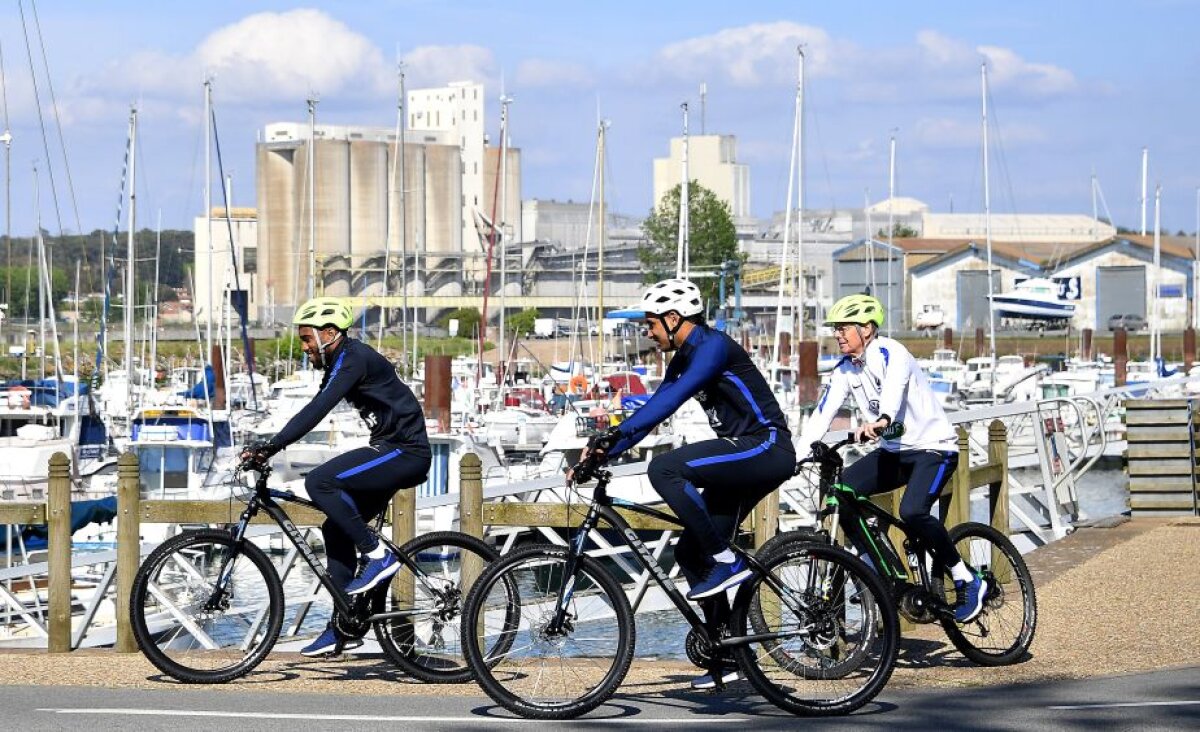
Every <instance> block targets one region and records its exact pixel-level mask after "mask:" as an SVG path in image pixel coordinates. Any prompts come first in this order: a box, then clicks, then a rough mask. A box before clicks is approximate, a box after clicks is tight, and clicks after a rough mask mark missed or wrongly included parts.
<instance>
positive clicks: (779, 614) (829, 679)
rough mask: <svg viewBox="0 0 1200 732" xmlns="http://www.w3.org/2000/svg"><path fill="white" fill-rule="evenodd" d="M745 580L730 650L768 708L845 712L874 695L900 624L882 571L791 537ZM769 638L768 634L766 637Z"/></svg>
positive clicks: (886, 673) (892, 659) (888, 669)
mask: <svg viewBox="0 0 1200 732" xmlns="http://www.w3.org/2000/svg"><path fill="white" fill-rule="evenodd" d="M759 561H760V563H761V564H762V565H763V568H764V569H765V570H766V573H767V576H758V577H755V578H753V579H752V580H750V581H749V582H747V583H746V584H745V585H743V587H742V589H741V590H739V592H738V596H737V598H736V600H735V603H734V608H733V616H732V623H733V629H734V634H735V635H738V636H745V635H753V636H755V637H756V640H755V641H754V642H752V643H747V644H744V645H740V646H736V647H735V648H734V656H735V658H737V660H738V664H739V666H741V668H742V670H743V672H745V674H746V678H747V679H748V680H749V681H750V683H751V684H752V685H753V686H754V688H755V689H757V690H758V691H759V693H761V694H762V695H763V696H764V697H766V698H767V700H768V701H770V702H771V703H772V704H775V705H776V706H778V707H779V708H781V709H784V710H786V711H789V712H791V713H793V714H800V715H807V716H828V715H834V714H849V713H850V712H852V711H854V710H855V709H858V708H859V707H861V706H862V705H864V704H866V703H867V702H869V701H870V700H871V699H874V698H875V696H876V695H877V694H878V693H879V692H880V691H881V690H882V689H883V687H884V685H885V684H886V683H887V680H888V678H890V677H891V675H892V668H893V667H894V666H895V663H896V653H897V645H898V639H899V636H900V623H899V619H898V617H897V615H896V608H895V606H894V605H893V604H892V602H891V600H890V599H889V598H888V595H887V591H886V589H885V588H884V585H883V582H882V581H881V580H880V579H879V575H877V574H876V573H875V572H873V571H871V570H870V569H868V568H867V566H866V565H865V564H863V563H862V562H861V561H859V560H858V559H857V558H856V557H854V556H852V555H851V554H849V553H848V552H846V551H843V550H841V549H838V548H836V547H831V546H829V545H827V544H815V543H811V542H797V543H792V544H786V545H783V546H779V547H777V549H776V550H775V551H774V552H772V553H769V554H767V555H766V556H765V557H763V558H761V559H760V560H759ZM764 636H765V637H764Z"/></svg>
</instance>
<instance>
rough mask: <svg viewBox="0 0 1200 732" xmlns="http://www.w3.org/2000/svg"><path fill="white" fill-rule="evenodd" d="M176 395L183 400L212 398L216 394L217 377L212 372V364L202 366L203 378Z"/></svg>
mask: <svg viewBox="0 0 1200 732" xmlns="http://www.w3.org/2000/svg"><path fill="white" fill-rule="evenodd" d="M177 393H178V395H179V396H181V397H184V398H185V399H205V398H212V396H213V395H214V394H216V393H217V375H216V373H215V372H214V371H213V367H212V364H205V365H204V378H203V379H202V380H200V381H197V382H196V385H195V386H193V387H192V388H191V389H184V390H183V391H181V392H177Z"/></svg>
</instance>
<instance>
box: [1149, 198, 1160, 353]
mask: <svg viewBox="0 0 1200 732" xmlns="http://www.w3.org/2000/svg"><path fill="white" fill-rule="evenodd" d="M1161 204H1162V186H1161V185H1156V186H1154V287H1153V289H1152V290H1151V293H1152V294H1151V296H1150V302H1152V303H1154V309H1153V310H1152V311H1151V312H1150V363H1151V364H1153V366H1154V368H1155V370H1156V371H1157V370H1158V368H1159V365H1158V359H1159V358H1160V357H1161V356H1162V327H1161V325H1162V320H1161V319H1160V317H1159V312H1160V309H1159V306H1158V304H1159V302H1160V301H1161V300H1162V297H1161V293H1160V292H1159V290H1161V289H1162V285H1161V282H1162V232H1161V231H1160V229H1161V221H1162V219H1161V218H1160V215H1161V208H1162V207H1161Z"/></svg>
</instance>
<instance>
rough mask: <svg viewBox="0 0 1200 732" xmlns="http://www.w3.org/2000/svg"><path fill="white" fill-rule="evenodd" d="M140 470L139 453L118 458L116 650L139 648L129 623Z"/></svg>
mask: <svg viewBox="0 0 1200 732" xmlns="http://www.w3.org/2000/svg"><path fill="white" fill-rule="evenodd" d="M140 472H141V471H140V470H139V466H138V459H137V455H134V454H133V453H132V452H127V453H125V454H124V455H122V456H121V459H120V460H118V461H117V644H116V651H117V653H136V652H137V649H138V647H137V640H136V639H135V638H134V637H133V628H131V627H130V625H129V611H130V606H129V599H130V596H131V595H132V593H133V578H134V577H135V576H136V575H137V571H138V566H139V565H140V564H141V562H142V551H141V548H142V547H141V543H142V535H141V534H142V532H141V525H142V524H141V506H140V505H139V504H140V503H141V500H142V486H141V476H140Z"/></svg>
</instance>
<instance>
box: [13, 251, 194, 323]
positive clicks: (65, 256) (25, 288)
mask: <svg viewBox="0 0 1200 732" xmlns="http://www.w3.org/2000/svg"><path fill="white" fill-rule="evenodd" d="M159 236H160V233H159V232H155V231H153V230H151V229H141V230H139V231H138V232H137V233H136V234H135V236H134V256H135V259H136V265H137V268H136V270H135V279H136V282H137V288H138V292H139V293H145V292H147V291H149V290H150V288H152V287H153V286H154V275H155V255H156V253H157V255H158V257H157V258H158V284H159V289H158V293H157V299H159V300H162V299H173V297H174V294H173V291H172V290H171V288H173V287H187V288H188V289H191V284H190V283H189V282H188V277H189V274H188V273H189V272H190V270H191V265H192V262H193V259H194V254H193V253H194V251H195V235H194V234H193V233H192V232H191V231H181V230H175V229H167V230H164V231H162V232H161V243H160V242H159ZM42 240H43V241H44V242H45V246H46V261H47V264H48V265H49V267H50V271H51V275H50V280H51V287H52V290H53V297H54V303H55V307H56V308H57V307H59V303H61V301H62V299H63V298H64V297H66V296H67V295H68V294H70V293H72V292H74V290H75V272H76V263H77V262H78V263H79V281H80V284H79V291H80V293H81V294H82V295H83V296H84V297H86V296H87V295H88V294H92V293H103V292H104V279H105V278H106V277H108V278H111V292H112V294H113V295H114V297H119V295H120V292H121V291H122V290H123V287H124V277H125V260H126V257H127V251H128V250H127V245H128V234H127V232H123V231H118V232H117V233H116V234H114V233H113V232H111V231H101V230H99V229H97V230H95V231H93V232H91V233H90V234H66V235H62V236H54V235H52V234H50V232H48V231H46V230H44V229H43V231H42ZM102 260H103V261H102ZM37 273H38V257H37V240H36V238H35V237H32V236H31V237H12V239H9V238H8V237H4V236H0V303H6V304H7V305H8V315H9V317H16V318H22V317H31V316H35V315H36V314H37V308H38V296H37V290H38V274H37ZM142 297H143V296H139V300H141V299H142Z"/></svg>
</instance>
